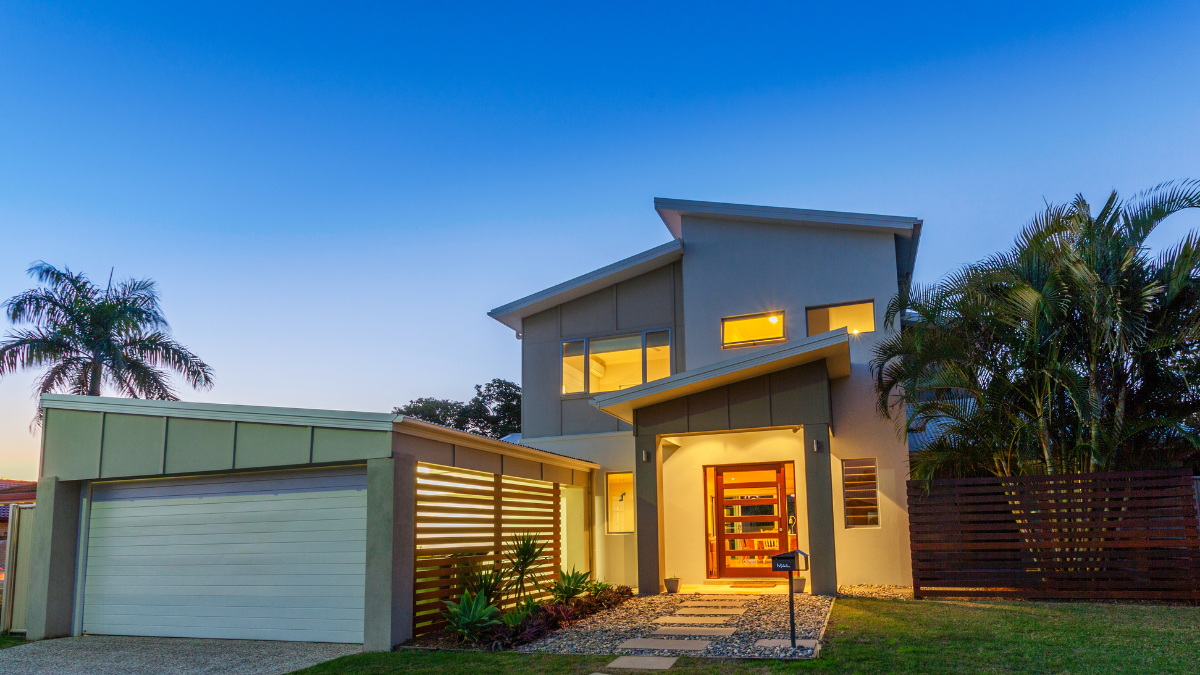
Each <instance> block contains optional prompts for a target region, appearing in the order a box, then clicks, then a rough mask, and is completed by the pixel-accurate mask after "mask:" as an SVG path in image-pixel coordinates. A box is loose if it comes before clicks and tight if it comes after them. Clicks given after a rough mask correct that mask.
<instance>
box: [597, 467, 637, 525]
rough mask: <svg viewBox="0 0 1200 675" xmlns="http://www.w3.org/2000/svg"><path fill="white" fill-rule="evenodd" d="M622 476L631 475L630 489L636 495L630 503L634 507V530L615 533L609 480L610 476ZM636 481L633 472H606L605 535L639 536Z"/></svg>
mask: <svg viewBox="0 0 1200 675" xmlns="http://www.w3.org/2000/svg"><path fill="white" fill-rule="evenodd" d="M620 474H629V486H630V489H631V490H633V491H634V493H635V494H634V495H633V499H632V500H630V502H629V504H630V505H631V506H633V507H634V508H633V518H632V521H633V529H632V530H620V531H613V529H612V500H611V499H610V498H609V492H608V490H609V480H608V478H609V476H616V475H620ZM634 480H635V479H634V475H633V471H605V472H604V533H605V534H637V495H636V487H635V485H634Z"/></svg>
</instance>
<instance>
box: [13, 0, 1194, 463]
mask: <svg viewBox="0 0 1200 675" xmlns="http://www.w3.org/2000/svg"><path fill="white" fill-rule="evenodd" d="M501 5H505V6H501ZM509 5H512V3H486V4H480V5H477V6H472V5H451V4H449V3H432V2H424V3H413V4H412V6H410V7H399V6H397V3H382V4H380V5H378V6H370V5H367V4H356V3H329V4H327V5H313V4H305V3H299V2H288V3H278V4H267V3H245V2H239V3H229V4H223V3H219V2H206V3H196V4H194V5H192V6H184V5H183V4H182V3H146V4H135V3H123V2H116V1H113V0H108V1H106V2H103V3H94V4H86V3H53V6H51V5H50V4H49V3H36V4H35V3H29V2H22V1H21V0H11V1H9V2H5V3H3V4H2V5H0V234H2V237H0V299H2V298H8V297H11V296H12V295H14V294H16V293H17V292H19V291H21V290H24V289H26V288H28V287H30V286H31V281H30V279H28V277H26V275H25V269H26V267H27V266H28V265H29V264H30V263H31V262H33V261H35V260H39V259H43V260H46V261H47V262H50V263H52V264H55V265H59V266H69V267H71V268H72V269H75V270H82V271H85V272H87V273H89V274H90V275H92V277H93V278H95V279H97V280H102V279H105V278H107V275H108V273H109V271H110V270H111V269H115V274H116V276H118V277H123V276H138V277H151V278H153V279H156V280H157V281H158V282H159V284H160V289H161V293H162V296H163V300H164V304H165V309H166V313H167V318H168V319H169V320H170V321H171V325H172V327H173V330H174V333H175V336H176V337H177V338H178V339H179V340H180V341H182V342H183V343H184V344H186V345H188V346H189V347H190V348H191V349H193V350H194V351H195V352H197V353H198V354H199V355H200V356H201V357H202V358H204V359H205V360H207V361H208V362H209V363H210V364H211V365H212V366H213V367H214V368H215V370H216V386H215V387H214V388H213V389H212V390H211V391H208V392H202V393H194V392H191V391H186V390H181V394H182V395H183V397H184V398H185V399H192V400H202V401H217V402H230V403H244V404H261V405H281V406H302V407H319V408H335V409H354V410H371V411H386V410H390V409H391V408H392V407H393V406H395V405H397V404H403V403H404V402H406V401H408V400H409V399H412V398H416V397H419V396H438V397H453V398H458V399H465V398H467V397H469V396H470V395H471V394H472V385H474V384H476V383H480V382H484V381H487V380H489V379H491V378H494V377H504V378H508V379H512V380H519V379H520V354H519V343H518V342H517V341H516V340H515V339H514V335H513V333H512V331H510V330H508V329H507V328H504V327H503V326H501V325H500V324H498V323H496V322H494V321H492V320H491V319H489V318H488V317H487V315H486V312H487V310H489V309H491V308H493V307H496V306H498V305H501V304H504V303H506V302H508V301H511V300H514V299H516V298H518V297H521V296H524V295H526V294H528V293H531V292H534V291H537V290H540V289H542V288H544V287H546V286H550V285H552V284H555V283H558V282H560V281H564V280H566V279H568V278H570V277H573V276H576V275H578V274H581V273H584V272H587V271H590V270H592V269H594V268H596V267H600V266H602V265H606V264H608V263H611V262H614V261H616V260H618V259H620V258H623V257H626V256H628V255H631V254H634V253H637V252H639V251H642V250H644V249H647V248H650V247H652V246H655V245H658V244H661V243H664V242H666V241H668V240H669V235H668V233H667V230H666V228H665V227H664V226H663V225H662V223H661V221H660V220H659V219H658V217H657V215H656V214H655V212H654V210H653V198H654V197H656V196H657V197H674V198H682V199H699V200H711V201H728V202H738V203H750V204H765V205H772V206H791V207H800V208H815V209H830V210H845V211H859V212H869V213H886V214H895V215H904V216H917V217H921V218H923V219H924V220H925V230H924V234H923V236H922V241H921V251H920V257H919V258H918V262H917V270H916V276H917V280H918V281H932V280H934V279H936V278H937V277H939V276H940V275H942V274H944V273H946V272H947V271H949V270H951V269H953V268H954V267H956V266H958V265H960V264H963V263H965V262H969V261H972V260H976V259H978V258H981V257H983V256H985V255H987V254H989V253H991V252H993V251H996V250H998V249H1000V248H1003V247H1005V246H1007V245H1008V243H1009V242H1010V241H1011V239H1012V237H1013V235H1014V234H1015V232H1016V231H1017V229H1018V228H1019V227H1020V226H1021V225H1023V224H1024V223H1025V222H1026V221H1027V220H1028V218H1029V217H1030V216H1032V215H1033V214H1034V213H1035V212H1036V211H1037V210H1039V209H1040V208H1041V207H1042V205H1043V203H1044V201H1043V200H1049V201H1063V200H1067V199H1069V198H1070V197H1071V196H1072V195H1073V194H1075V193H1076V192H1083V193H1085V194H1086V195H1088V196H1089V197H1090V198H1092V199H1093V200H1094V201H1100V200H1102V199H1103V198H1104V197H1105V195H1106V194H1107V192H1108V191H1109V190H1110V189H1113V188H1116V189H1118V190H1120V191H1121V192H1122V193H1124V194H1132V193H1134V192H1136V191H1138V190H1141V189H1144V188H1148V187H1150V186H1152V185H1154V184H1156V183H1158V182H1160V181H1164V180H1170V179H1175V178H1181V177H1200V165H1198V164H1200V161H1198V160H1200V125H1198V124H1197V123H1198V121H1200V40H1198V39H1197V35H1200V4H1197V3H1195V2H1149V1H1143V2H1137V3H1132V2H1130V3H1111V2H1103V1H1100V0H1092V1H1089V2H1056V3H1048V2H1044V1H1042V2H1030V3H1023V2H997V3H947V4H945V5H937V4H915V3H895V2H889V3H878V4H871V3H797V2H791V3H768V2H746V3H728V2H723V3H712V4H703V3H698V2H689V3H678V4H673V5H671V4H667V3H649V2H638V3H630V4H628V5H619V4H618V3H614V2H605V3H589V4H583V3H563V2H559V3H549V4H546V5H544V6H541V7H536V6H533V5H525V6H522V7H515V6H509ZM1168 225H1169V227H1167V228H1166V230H1165V231H1164V232H1162V233H1161V234H1160V235H1159V236H1158V243H1165V242H1168V241H1171V240H1174V239H1178V238H1179V237H1180V236H1182V234H1183V233H1184V232H1186V231H1187V230H1188V229H1190V228H1192V227H1200V218H1197V217H1195V216H1193V215H1190V214H1189V215H1187V216H1177V217H1176V219H1175V220H1173V221H1168ZM33 379H34V374H32V373H28V374H20V375H16V376H10V377H7V378H5V379H3V380H2V381H0V475H4V476H9V477H17V478H33V477H34V476H35V475H36V472H37V447H38V446H37V444H38V438H37V435H36V434H35V433H31V431H30V421H31V419H32V416H33V413H34V400H33V398H32V382H33Z"/></svg>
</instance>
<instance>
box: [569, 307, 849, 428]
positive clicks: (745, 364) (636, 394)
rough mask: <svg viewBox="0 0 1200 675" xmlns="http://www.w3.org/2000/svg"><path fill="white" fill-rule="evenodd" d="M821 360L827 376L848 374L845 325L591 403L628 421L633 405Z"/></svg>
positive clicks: (601, 397) (604, 397)
mask: <svg viewBox="0 0 1200 675" xmlns="http://www.w3.org/2000/svg"><path fill="white" fill-rule="evenodd" d="M821 359H826V363H827V364H828V367H829V377H830V378H837V377H846V376H847V375H849V374H850V335H849V334H848V333H847V332H846V329H845V328H839V329H837V330H831V331H829V332H828V333H821V334H820V335H814V336H812V337H810V338H805V339H803V340H800V341H798V342H793V343H789V344H784V345H781V346H779V347H776V348H774V349H769V350H764V351H760V352H754V353H752V354H748V355H744V356H738V357H736V358H732V359H726V360H725V361H718V362H717V363H712V364H709V365H707V366H702V367H700V368H696V369H694V370H686V371H684V372H682V373H676V374H674V375H672V376H670V377H667V378H663V379H661V380H655V381H653V382H647V383H646V384H641V385H638V386H636V387H630V388H629V389H622V390H621V391H615V392H612V393H609V394H602V395H600V396H597V397H596V398H594V399H592V405H594V406H596V407H597V408H599V409H600V410H602V411H604V412H606V413H608V414H610V415H612V416H613V417H616V418H617V419H621V420H624V421H626V422H629V423H630V424H632V423H633V411H634V410H635V409H637V408H644V407H646V406H648V405H653V404H655V403H661V402H663V401H669V400H671V399H673V398H679V397H680V396H686V395H688V394H695V393H697V392H701V391H706V390H708V389H714V388H716V387H720V386H723V385H726V384H731V383H733V382H741V381H742V380H748V379H750V378H752V377H758V376H759V375H765V374H767V373H773V372H776V371H779V370H784V369H786V368H791V367H792V366H799V365H802V364H805V363H812V362H813V361H819V360H821Z"/></svg>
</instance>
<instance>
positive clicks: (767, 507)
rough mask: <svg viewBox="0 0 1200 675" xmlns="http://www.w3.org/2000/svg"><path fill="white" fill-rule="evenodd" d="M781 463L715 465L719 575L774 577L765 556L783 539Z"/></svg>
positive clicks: (785, 516)
mask: <svg viewBox="0 0 1200 675" xmlns="http://www.w3.org/2000/svg"><path fill="white" fill-rule="evenodd" d="M784 469H785V467H784V464H783V463H772V464H738V465H732V466H718V467H716V476H715V486H714V487H715V488H716V490H715V492H716V494H715V497H716V507H717V508H716V521H717V522H716V524H717V527H716V539H717V565H718V569H719V574H720V576H722V577H777V576H783V575H784V573H783V572H772V571H771V556H772V555H775V554H776V553H780V552H782V551H784V550H786V548H787V545H788V539H789V538H788V509H787V476H786V474H785V473H784Z"/></svg>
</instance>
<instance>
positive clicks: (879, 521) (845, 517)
mask: <svg viewBox="0 0 1200 675" xmlns="http://www.w3.org/2000/svg"><path fill="white" fill-rule="evenodd" d="M866 460H871V462H872V463H873V464H874V466H875V474H874V475H875V523H874V524H870V523H868V524H866V525H852V524H851V523H850V506H849V502H848V500H847V498H846V462H862V461H866ZM842 524H843V529H847V530H866V529H872V528H879V527H882V526H883V514H882V513H880V510H879V458H878V457H846V458H843V459H842Z"/></svg>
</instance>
